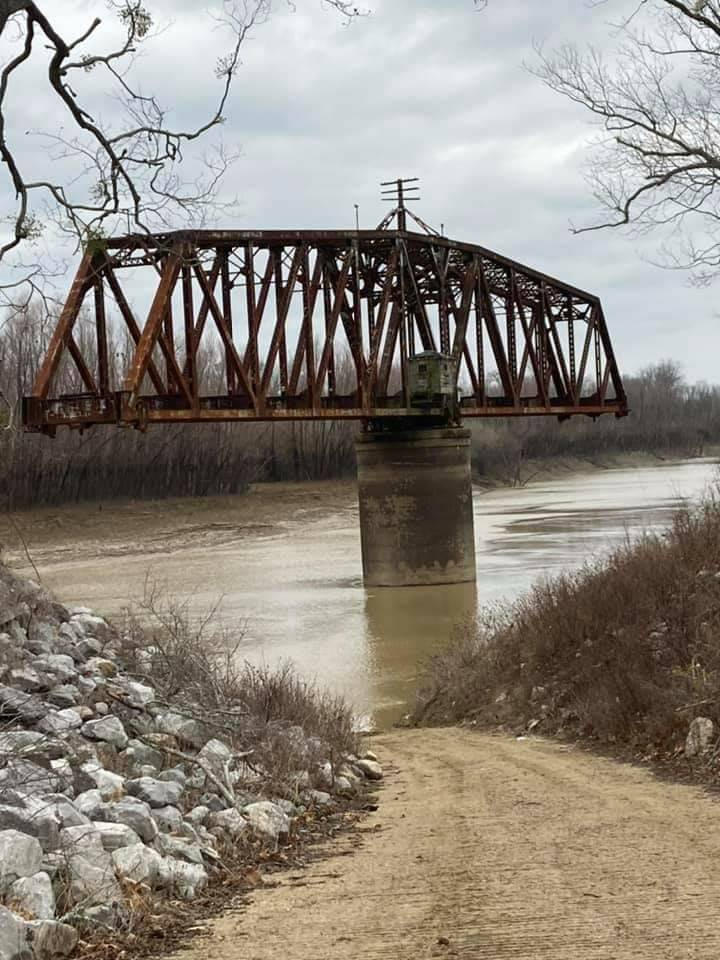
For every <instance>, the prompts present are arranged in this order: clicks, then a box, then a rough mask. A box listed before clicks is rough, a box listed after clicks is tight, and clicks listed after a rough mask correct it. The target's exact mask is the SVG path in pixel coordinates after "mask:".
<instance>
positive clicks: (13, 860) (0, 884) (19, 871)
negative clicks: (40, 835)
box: [0, 830, 43, 892]
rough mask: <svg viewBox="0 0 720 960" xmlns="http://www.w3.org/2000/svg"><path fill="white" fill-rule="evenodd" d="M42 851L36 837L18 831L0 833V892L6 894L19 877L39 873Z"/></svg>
mask: <svg viewBox="0 0 720 960" xmlns="http://www.w3.org/2000/svg"><path fill="white" fill-rule="evenodd" d="M42 856H43V851H42V847H41V846H40V841H39V840H38V839H37V838H36V837H29V836H28V835H27V834H25V833H20V831H19V830H2V831H0V892H7V890H9V888H10V887H11V886H12V884H13V883H15V881H16V880H19V879H20V878H21V877H32V876H33V875H34V874H36V873H39V872H40V867H41V865H42Z"/></svg>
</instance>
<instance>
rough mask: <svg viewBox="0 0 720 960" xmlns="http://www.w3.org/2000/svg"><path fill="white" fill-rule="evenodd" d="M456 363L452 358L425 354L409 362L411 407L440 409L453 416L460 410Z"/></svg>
mask: <svg viewBox="0 0 720 960" xmlns="http://www.w3.org/2000/svg"><path fill="white" fill-rule="evenodd" d="M456 380H457V377H456V373H455V362H454V360H453V358H452V357H449V356H447V355H446V354H444V353H438V352H437V351H435V350H426V351H425V352H424V353H418V354H416V355H415V356H414V357H410V358H409V359H408V388H409V389H408V393H409V395H410V406H411V407H416V408H417V407H419V408H425V409H428V410H430V409H433V408H434V409H436V410H437V409H441V410H444V411H445V412H446V413H448V414H450V415H452V413H453V412H454V411H455V409H456V407H457V386H456Z"/></svg>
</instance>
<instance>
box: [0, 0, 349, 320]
mask: <svg viewBox="0 0 720 960" xmlns="http://www.w3.org/2000/svg"><path fill="white" fill-rule="evenodd" d="M326 2H327V5H328V7H331V8H333V9H335V10H336V11H338V12H339V13H340V14H342V15H343V16H344V17H345V18H346V19H348V20H351V19H353V18H355V17H357V16H359V15H360V14H361V13H362V12H363V11H361V10H360V9H359V8H358V7H356V6H355V4H353V3H347V2H344V0H326ZM98 6H100V2H99V0H98ZM104 6H105V7H106V8H109V10H110V13H111V15H112V17H113V18H114V22H115V26H116V27H117V28H118V30H119V32H117V31H116V32H117V36H116V42H115V43H113V42H112V41H110V44H109V46H104V45H103V44H102V43H101V42H100V40H99V39H98V38H99V37H100V36H101V35H102V30H101V27H103V28H106V27H107V26H108V25H107V24H104V23H103V21H102V20H101V18H100V17H95V18H94V19H93V20H92V21H91V22H89V23H88V24H87V26H86V27H85V29H83V30H82V31H81V32H79V33H78V34H76V35H72V36H70V35H68V33H67V29H66V23H64V22H63V21H64V20H67V17H66V16H65V17H64V16H63V14H62V13H60V12H58V11H57V10H56V9H55V4H53V3H51V2H49V0H37V2H34V0H0V42H2V47H3V57H4V59H3V62H2V69H1V70H0V159H1V160H2V162H3V164H4V167H5V172H6V175H7V176H8V177H9V181H10V185H11V187H12V191H13V193H14V197H15V209H14V211H13V213H12V214H11V215H10V216H9V217H7V218H6V223H7V224H8V228H6V230H5V231H4V236H0V264H2V267H3V273H4V275H3V276H0V296H4V298H5V302H7V303H10V302H12V303H14V304H17V302H18V300H21V299H22V300H24V301H25V302H27V299H28V298H29V297H31V296H32V294H33V293H34V292H36V291H38V290H39V289H40V286H41V283H40V281H41V278H42V277H43V276H44V275H46V274H47V272H48V269H49V266H48V263H47V261H44V262H41V258H40V257H38V258H36V260H37V262H33V260H32V256H31V257H30V260H29V261H28V259H27V257H28V255H29V254H28V253H27V252H26V251H28V249H29V248H30V247H31V245H32V243H33V241H37V240H38V239H39V236H40V234H41V233H42V231H43V229H44V227H45V226H46V225H47V224H48V223H52V224H53V225H54V227H55V228H58V227H59V228H60V229H61V230H63V231H66V232H68V233H69V234H70V235H71V236H72V237H74V238H75V239H76V240H77V241H78V242H79V243H82V244H87V243H92V242H98V241H101V239H102V237H103V236H105V235H107V234H108V233H110V232H113V231H114V230H117V229H122V230H123V231H127V230H128V229H135V230H139V231H151V230H157V229H162V228H165V227H168V226H170V225H174V226H177V225H178V224H179V223H181V224H187V223H195V224H197V223H198V222H202V221H203V220H204V219H205V218H206V217H207V216H208V215H209V213H210V211H212V209H213V201H214V199H215V197H216V196H217V190H218V186H219V183H220V181H221V178H222V176H223V174H224V173H225V172H226V170H227V168H228V165H229V164H230V163H232V161H233V159H234V158H235V155H234V154H232V153H228V152H226V150H225V149H224V148H223V146H222V144H221V143H220V142H218V143H215V144H214V150H213V152H211V153H205V154H204V155H203V156H202V164H201V172H200V173H199V174H198V173H197V166H195V167H194V168H193V167H192V166H191V173H192V175H191V177H190V178H189V179H188V178H187V177H183V175H182V174H181V172H180V171H181V163H182V161H183V159H184V158H185V154H186V151H188V150H189V148H190V146H191V145H193V144H195V143H196V142H197V141H201V140H203V139H205V138H206V136H207V135H208V134H209V133H210V132H211V131H213V130H215V129H217V128H219V127H221V125H222V124H223V122H224V119H225V111H226V108H227V105H228V99H229V95H230V90H231V86H232V82H233V78H234V76H235V73H236V71H237V68H238V65H239V62H240V50H241V47H242V44H243V42H244V41H245V39H246V37H247V36H248V33H249V32H250V31H251V30H252V29H253V28H254V27H255V26H257V25H259V24H260V23H262V22H264V21H265V20H266V19H267V18H268V17H269V15H270V13H271V9H272V0H216V11H215V14H212V13H211V14H209V28H213V29H214V28H217V27H218V26H220V27H221V28H222V36H223V37H224V38H225V42H226V47H225V49H224V51H221V52H220V53H219V54H218V57H217V60H216V61H215V75H216V77H217V79H218V81H219V91H218V95H217V98H216V100H215V102H214V103H213V104H211V105H210V106H209V108H208V110H207V112H206V113H205V115H204V116H203V117H201V118H199V119H198V120H197V121H196V122H195V124H194V125H193V126H191V127H188V128H177V127H175V126H173V125H172V124H171V123H170V122H169V118H168V107H167V106H166V105H165V104H164V103H163V102H162V101H161V99H160V98H159V97H158V96H157V95H156V94H154V93H152V92H150V93H148V92H146V91H145V90H143V88H142V86H141V84H140V82H139V81H137V80H136V79H135V77H134V70H133V68H134V66H135V60H136V57H137V54H138V52H139V50H140V49H141V47H142V46H143V44H147V42H148V41H149V40H150V39H151V38H152V37H153V36H155V35H157V33H158V32H159V31H158V28H157V27H156V25H155V24H154V22H153V18H152V15H151V13H150V12H149V10H148V9H147V8H146V7H145V6H144V4H143V2H142V0H105V3H104ZM290 6H293V4H290ZM109 32H110V33H111V34H112V33H113V31H112V30H111V31H109ZM210 39H211V38H208V40H209V41H210ZM221 43H222V41H221V40H213V44H214V45H216V46H219V45H220V44H221ZM8 51H9V53H8ZM43 57H44V58H45V59H46V60H47V61H48V62H47V80H46V87H47V90H48V91H49V92H50V93H51V94H52V96H53V99H54V102H55V105H56V108H57V110H58V115H60V116H63V117H64V123H63V129H64V130H65V131H66V132H62V131H61V132H60V133H48V132H46V133H45V143H44V147H45V149H46V154H47V148H48V147H50V148H51V149H50V152H49V154H47V162H46V163H45V169H44V172H43V173H42V174H41V175H40V176H39V177H35V176H31V175H30V174H29V173H28V172H27V171H26V170H25V169H24V163H23V158H22V155H21V152H20V151H19V150H18V149H17V144H16V143H13V142H11V139H12V138H11V134H10V129H9V126H8V123H7V119H8V115H9V113H10V112H11V107H12V105H13V104H17V103H19V102H22V99H23V98H27V96H28V94H27V90H26V89H25V88H24V83H23V78H22V74H21V71H22V70H23V69H24V68H25V67H26V65H27V64H28V63H29V62H30V61H31V60H33V59H40V58H43ZM178 67H179V68H181V67H182V69H187V64H182V65H181V64H179V65H178ZM88 75H90V76H88ZM100 90H102V91H103V92H105V93H106V94H109V95H111V96H112V97H113V100H114V103H113V109H112V111H111V115H110V116H109V117H101V116H98V115H96V113H95V110H94V109H93V105H92V104H93V103H94V102H95V100H96V96H95V95H96V94H97V93H98V91H100ZM68 159H70V160H71V161H74V162H75V163H76V169H75V172H74V175H73V176H72V177H71V178H70V181H69V182H68V180H67V179H62V178H61V174H58V173H57V172H56V170H57V169H58V168H57V163H56V161H57V160H68Z"/></svg>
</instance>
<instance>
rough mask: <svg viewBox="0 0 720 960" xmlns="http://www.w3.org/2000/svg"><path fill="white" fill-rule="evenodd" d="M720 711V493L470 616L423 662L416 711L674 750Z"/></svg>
mask: <svg viewBox="0 0 720 960" xmlns="http://www.w3.org/2000/svg"><path fill="white" fill-rule="evenodd" d="M700 714H701V715H703V716H708V717H710V718H711V719H713V720H715V721H720V500H719V499H718V497H717V496H716V495H714V494H712V495H709V496H708V497H707V498H706V500H705V501H704V502H703V503H702V504H701V505H700V506H699V507H697V508H694V509H682V510H680V511H679V512H678V513H677V515H676V516H675V518H674V521H673V523H672V525H671V527H670V529H669V530H668V531H666V532H665V533H663V534H657V535H646V536H644V537H642V538H641V539H640V540H639V541H638V542H635V543H629V542H627V543H625V544H623V545H622V546H621V547H620V548H618V549H616V550H615V551H614V552H613V553H612V554H611V555H610V556H608V557H607V558H606V559H603V560H599V561H596V562H593V563H591V564H588V565H587V566H585V567H584V568H583V569H581V570H579V571H578V572H576V573H572V574H565V575H562V576H558V577H554V578H552V579H547V580H543V581H540V582H539V583H537V584H536V585H535V586H534V587H533V588H532V590H531V591H530V592H529V593H528V594H526V595H525V596H523V597H521V598H520V599H519V600H517V601H516V602H515V603H512V604H509V605H507V606H505V607H502V608H496V609H494V610H492V611H490V612H489V613H486V614H485V615H483V616H482V617H481V618H480V619H479V620H478V621H477V622H473V623H471V624H465V625H464V626H462V627H461V628H460V629H459V631H458V634H457V635H456V636H455V638H454V639H453V640H452V641H451V642H450V644H449V645H448V647H447V648H446V649H445V650H443V651H442V652H441V653H439V654H438V655H437V656H435V657H434V658H433V659H432V660H431V661H430V662H429V663H428V665H427V667H426V669H425V673H424V680H423V684H422V689H421V693H420V695H419V697H418V703H417V707H416V710H415V714H414V717H415V721H416V722H418V723H420V722H425V723H442V722H457V721H460V720H466V719H468V718H473V719H475V720H477V721H478V722H481V723H488V724H497V723H503V724H510V725H515V726H518V727H525V725H527V724H528V723H529V722H530V721H531V720H538V721H540V722H541V724H542V729H543V730H544V731H546V732H553V731H557V730H559V729H564V730H568V729H569V728H570V729H572V730H573V731H575V732H577V733H579V734H581V735H584V736H589V737H593V738H597V739H599V740H602V741H606V742H618V743H625V744H633V745H638V746H640V747H642V748H643V749H648V750H655V751H667V750H676V749H677V748H678V747H679V745H680V744H681V742H682V739H683V738H684V735H685V733H686V732H687V727H688V724H689V722H690V721H691V720H692V719H693V717H694V716H696V715H700Z"/></svg>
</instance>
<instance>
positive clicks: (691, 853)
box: [182, 730, 720, 960]
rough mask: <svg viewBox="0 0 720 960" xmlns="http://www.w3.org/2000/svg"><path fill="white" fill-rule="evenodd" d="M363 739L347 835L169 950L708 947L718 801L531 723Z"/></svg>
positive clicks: (671, 953)
mask: <svg viewBox="0 0 720 960" xmlns="http://www.w3.org/2000/svg"><path fill="white" fill-rule="evenodd" d="M373 748H374V749H377V752H378V753H379V754H380V757H381V759H383V760H384V761H385V763H386V764H390V765H391V770H390V773H389V776H388V777H387V785H386V787H385V789H384V790H383V792H382V794H381V802H380V810H379V811H378V812H377V813H376V814H373V815H372V816H371V817H370V820H369V821H368V823H367V826H368V827H369V828H370V829H369V832H368V833H366V835H365V839H364V841H363V843H362V844H361V846H360V847H359V848H358V849H356V850H355V852H354V853H352V855H350V856H347V855H344V854H345V853H347V852H348V850H349V849H351V847H352V840H351V838H348V839H347V840H346V841H345V843H346V848H345V849H343V848H342V846H341V847H340V848H339V849H337V852H336V853H335V855H334V856H331V858H330V859H329V860H324V861H323V862H319V863H317V864H315V865H314V866H312V867H311V868H310V869H309V871H308V872H307V873H306V874H305V875H304V876H303V877H299V876H298V875H296V874H292V875H290V874H289V875H287V876H283V877H281V878H280V887H279V889H276V890H273V891H259V892H257V893H256V894H255V895H254V898H253V902H252V904H251V905H250V907H249V908H248V909H246V910H244V911H242V912H240V913H236V914H233V915H229V916H226V917H224V918H222V919H220V920H218V921H216V922H214V923H213V925H212V926H211V933H210V940H209V941H208V940H206V939H205V938H203V939H202V940H200V941H198V942H197V943H196V944H195V945H194V946H193V947H192V948H190V949H189V950H188V951H186V952H184V953H183V954H182V957H184V958H185V960H206V958H207V957H213V958H217V960H271V958H272V960H330V958H332V960H360V958H362V960H374V958H383V960H423V958H426V957H462V958H473V960H475V958H492V960H501V958H504V957H512V958H513V960H525V958H527V960H530V958H532V960H536V958H547V960H566V958H567V960H600V958H602V960H626V958H633V960H665V958H667V960H685V958H688V960H689V958H692V960H700V958H702V960H717V958H718V957H720V913H719V912H718V903H720V802H718V801H716V800H713V799H710V798H709V797H708V796H706V795H704V794H703V793H702V792H700V791H699V790H696V789H694V788H690V787H684V786H677V785H671V784H665V783H660V782H658V781H656V780H654V779H653V778H652V776H650V775H649V774H647V773H645V772H644V771H641V770H637V769H634V768H632V767H629V766H623V765H619V764H615V763H613V762H612V761H609V760H602V759H598V758H596V757H592V756H588V755H587V754H583V753H581V752H579V751H576V750H573V749H571V748H567V747H563V746H561V745H557V744H551V743H545V742H543V741H540V740H526V741H515V740H509V739H503V738H499V737H498V738H495V737H487V736H482V735H479V734H476V733H473V732H462V731H457V730H422V731H407V732H405V731H403V732H399V733H391V734H387V735H384V736H383V737H380V738H378V739H377V740H375V741H374V742H373ZM444 939H447V940H448V941H449V943H445V942H438V941H442V940H444Z"/></svg>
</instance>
